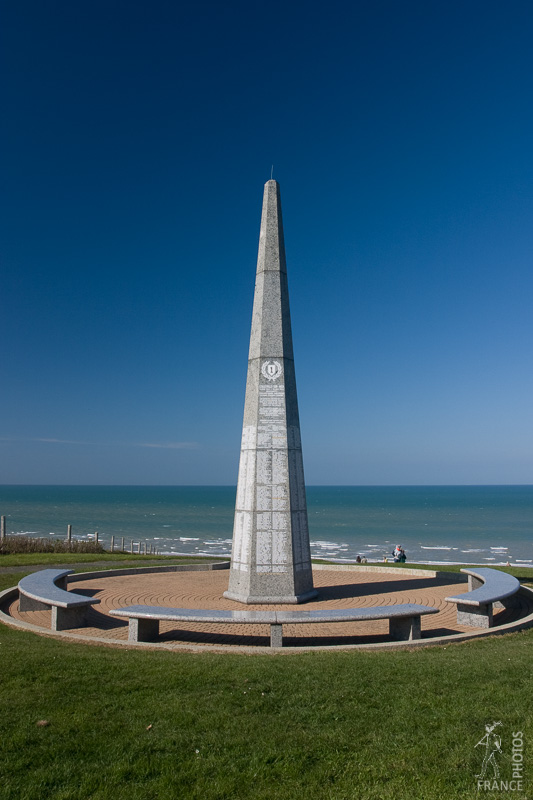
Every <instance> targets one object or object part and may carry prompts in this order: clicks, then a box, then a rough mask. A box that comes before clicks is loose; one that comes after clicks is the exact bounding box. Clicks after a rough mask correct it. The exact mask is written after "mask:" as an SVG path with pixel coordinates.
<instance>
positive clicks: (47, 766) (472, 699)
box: [0, 573, 533, 800]
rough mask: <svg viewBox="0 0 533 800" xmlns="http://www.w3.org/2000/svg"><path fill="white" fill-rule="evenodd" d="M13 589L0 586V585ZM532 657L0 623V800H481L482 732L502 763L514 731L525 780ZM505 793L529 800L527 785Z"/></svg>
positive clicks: (505, 766) (525, 640)
mask: <svg viewBox="0 0 533 800" xmlns="http://www.w3.org/2000/svg"><path fill="white" fill-rule="evenodd" d="M21 574H22V573H21ZM19 578H20V576H19V575H4V576H0V583H1V585H0V588H5V587H7V586H10V585H13V584H14V583H16V582H17V581H18V580H19ZM532 645H533V631H528V632H524V633H517V634H513V635H509V636H504V637H495V638H494V639H486V640H482V641H478V642H467V643H465V644H462V645H450V646H448V647H446V648H438V647H434V648H430V647H428V648H424V649H421V650H417V651H412V652H409V651H408V652H391V653H369V652H366V653H365V652H349V653H341V652H337V653H310V654H301V655H290V656H277V657H276V656H253V657H247V656H239V655H217V654H208V653H206V654H202V655H196V654H187V653H164V652H139V651H135V650H131V651H124V650H115V649H112V648H100V647H97V646H84V645H76V644H65V643H62V642H59V641H55V640H53V639H46V638H42V637H37V636H34V635H32V634H28V633H23V632H20V631H14V630H11V629H8V628H5V627H3V626H0V654H1V665H2V680H1V681H0V710H1V713H0V764H1V765H2V767H1V772H2V780H1V781H0V798H6V800H7V798H17V800H18V799H19V798H20V799H21V800H37V799H39V800H41V798H43V797H50V798H54V800H67V798H68V800H74V799H75V800H82V798H83V800H85V798H92V800H101V798H112V799H113V800H121V799H122V798H127V800H137V799H141V798H142V800H145V799H146V800H148V799H151V798H161V800H166V799H167V798H198V800H200V798H201V800H215V798H216V799H217V800H222V798H228V800H230V798H231V800H233V799H234V798H235V800H239V798H254V800H263V799H264V800H267V799H268V800H276V799H277V798H280V799H281V798H283V800H285V799H286V798H287V799H288V800H291V798H294V799H295V800H296V798H297V799H298V800H300V799H301V798H303V797H305V798H306V800H307V798H309V800H315V799H316V800H324V799H325V798H326V799H327V798H332V799H333V798H334V799H335V800H341V799H342V800H344V798H346V800H348V798H349V799H350V800H352V799H353V798H361V800H366V798H369V799H370V798H372V799H374V798H376V800H377V798H380V799H382V800H389V798H390V800H392V799H393V798H394V799H395V800H401V799H402V798H415V800H418V799H419V798H420V799H422V798H423V799H424V800H433V798H435V800H436V798H439V800H441V798H445V799H446V800H448V798H474V797H477V798H479V797H480V792H478V791H477V790H476V784H475V774H476V772H477V771H478V770H479V766H480V763H481V757H482V754H481V753H480V749H479V748H478V749H477V750H476V749H475V744H476V742H478V741H479V739H480V738H481V736H482V735H483V733H484V725H485V724H486V723H487V722H489V721H492V720H502V722H503V727H502V728H501V729H500V731H501V734H502V737H503V750H504V753H506V754H507V756H509V755H510V752H511V749H510V748H511V745H510V738H509V737H510V734H511V732H512V731H513V730H521V731H523V732H524V735H525V745H526V777H527V776H528V768H527V758H528V753H529V752H530V750H529V748H528V742H530V741H531V737H532V736H533V724H532V722H533V710H532V709H533V687H532V680H531V670H530V662H531V657H530V653H531V647H532ZM39 719H46V720H48V721H49V722H50V725H49V726H47V727H37V726H36V722H37V721H38V720H39ZM148 725H152V726H153V727H152V729H151V730H147V726H148ZM509 763H510V762H509V761H508V760H507V759H503V760H502V761H501V766H502V777H503V778H506V777H507V778H510V771H509ZM532 767H533V765H532ZM506 771H507V772H506ZM507 773H508V774H507ZM529 774H531V770H529ZM482 796H486V797H491V796H499V797H501V796H502V794H501V793H498V794H497V795H495V794H492V793H483V794H482ZM504 796H505V793H504ZM507 796H509V797H512V798H514V799H515V800H519V798H525V797H531V796H533V783H532V782H531V781H529V782H528V783H527V785H526V791H524V792H512V793H509V794H508V795H507Z"/></svg>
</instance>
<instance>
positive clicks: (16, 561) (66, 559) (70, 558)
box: [0, 553, 228, 569]
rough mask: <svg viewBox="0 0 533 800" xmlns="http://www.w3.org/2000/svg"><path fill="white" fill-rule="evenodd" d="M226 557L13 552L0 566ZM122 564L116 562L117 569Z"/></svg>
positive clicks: (168, 561) (1, 559)
mask: <svg viewBox="0 0 533 800" xmlns="http://www.w3.org/2000/svg"><path fill="white" fill-rule="evenodd" d="M227 560H228V559H227V558H218V557H217V556H214V557H211V556H145V555H138V554H137V555H135V554H134V555H132V554H131V553H101V554H99V555H95V554H94V553H15V554H13V555H0V567H24V566H30V565H31V566H34V565H42V566H43V568H44V567H46V566H48V565H49V564H96V565H97V566H98V564H99V563H100V562H102V561H103V562H110V561H117V562H127V563H126V564H125V565H124V566H130V565H133V566H140V565H141V562H142V564H143V565H144V564H145V563H146V564H153V565H154V566H158V565H165V564H166V565H168V564H184V563H191V562H195V563H196V562H198V561H208V562H210V561H227ZM121 566H123V564H122V563H117V569H119V568H120V567H121Z"/></svg>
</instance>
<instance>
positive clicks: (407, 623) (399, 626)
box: [389, 616, 422, 642]
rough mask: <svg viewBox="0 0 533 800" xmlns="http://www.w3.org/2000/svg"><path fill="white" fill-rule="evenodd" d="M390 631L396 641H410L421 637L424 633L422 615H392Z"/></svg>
mask: <svg viewBox="0 0 533 800" xmlns="http://www.w3.org/2000/svg"><path fill="white" fill-rule="evenodd" d="M389 633H390V635H391V638H392V639H395V640H396V641H402V642H403V641H406V642H410V641H412V640H413V639H420V636H421V635H422V625H421V621H420V617H419V616H418V617H391V619H390V620H389Z"/></svg>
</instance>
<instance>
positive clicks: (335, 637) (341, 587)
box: [9, 569, 533, 647]
mask: <svg viewBox="0 0 533 800" xmlns="http://www.w3.org/2000/svg"><path fill="white" fill-rule="evenodd" d="M228 574H229V573H228V571H227V570H221V571H211V572H176V573H168V572H166V573H159V574H158V573H149V574H144V575H126V576H110V577H102V578H88V579H86V580H82V581H79V582H76V583H73V584H71V585H70V586H69V588H70V589H71V590H72V591H75V592H77V593H80V594H86V595H88V596H91V597H98V598H99V599H100V600H101V603H100V605H98V606H95V607H93V608H91V610H90V612H89V627H86V628H80V629H76V630H75V631H72V632H73V633H80V634H83V635H84V636H88V637H100V638H102V637H103V638H106V639H109V640H110V641H111V640H120V641H126V640H127V638H128V625H127V621H122V620H119V619H117V618H115V617H111V616H109V611H110V610H111V609H113V608H120V607H123V606H127V605H134V604H142V605H158V606H170V607H177V608H202V609H243V608H247V609H250V610H252V609H253V610H263V609H264V610H273V609H274V608H279V609H280V610H286V609H287V608H296V607H295V606H283V605H279V606H277V605H276V606H272V605H259V604H257V605H250V606H243V605H242V604H240V603H236V602H234V601H232V600H227V599H226V598H224V597H223V592H224V591H225V589H226V588H227V584H228ZM313 579H314V584H315V587H316V588H317V589H318V590H319V596H318V598H317V599H316V600H314V601H312V602H309V603H305V606H302V607H305V608H306V609H318V608H320V609H338V608H353V607H361V608H364V607H371V606H382V605H396V604H400V603H421V604H423V605H428V606H434V607H435V608H438V609H439V613H438V614H430V615H427V616H426V617H422V637H423V638H424V639H427V640H428V643H429V640H431V638H433V637H436V636H446V635H451V634H454V633H467V632H471V631H479V628H470V627H465V626H461V625H458V624H457V619H456V618H457V614H456V606H455V605H454V604H452V603H446V602H445V600H444V598H445V597H447V596H449V595H455V594H458V593H459V592H460V591H461V590H462V588H463V587H464V591H467V585H466V583H464V584H461V585H460V586H458V583H457V576H456V575H454V574H445V575H441V576H440V577H437V578H430V577H427V576H425V575H421V576H418V575H417V576H413V575H405V574H401V573H399V574H398V575H395V574H391V573H381V572H375V571H374V572H363V571H361V570H360V569H356V570H354V571H348V570H346V571H344V570H343V571H327V570H320V569H315V570H314V571H313ZM519 603H520V606H519V607H518V608H513V609H504V610H501V611H497V610H495V625H496V626H499V625H503V624H506V623H508V622H512V621H513V620H515V619H517V618H518V617H522V616H525V615H526V614H528V613H532V612H533V602H531V601H529V599H527V598H524V597H520V600H519ZM9 613H10V614H11V615H12V616H13V617H15V618H17V619H20V620H24V621H25V622H30V623H32V624H35V625H40V626H42V627H44V628H49V627H50V611H31V612H20V611H19V610H18V600H17V601H14V602H13V603H12V604H11V607H10V610H9ZM388 626H389V623H388V620H376V621H368V622H359V623H353V622H352V623H321V624H319V625H313V624H309V625H307V624H306V625H284V626H283V633H284V636H283V641H284V645H285V646H287V647H290V646H316V645H342V644H344V645H347V644H370V643H377V642H384V641H389V634H388ZM161 641H164V642H166V643H167V644H172V643H175V644H176V645H183V644H185V643H189V644H194V645H225V646H234V647H237V646H242V645H255V646H257V645H262V646H268V644H269V626H267V625H257V626H254V625H227V626H225V625H209V624H207V623H194V624H190V625H186V624H184V623H183V624H182V623H175V622H161Z"/></svg>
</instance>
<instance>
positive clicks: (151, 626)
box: [128, 617, 159, 642]
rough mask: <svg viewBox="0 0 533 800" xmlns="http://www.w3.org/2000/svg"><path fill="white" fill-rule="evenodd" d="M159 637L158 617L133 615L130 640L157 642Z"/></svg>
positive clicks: (130, 625) (129, 630) (130, 623)
mask: <svg viewBox="0 0 533 800" xmlns="http://www.w3.org/2000/svg"><path fill="white" fill-rule="evenodd" d="M158 637H159V620H158V619H138V618H135V617H132V618H131V619H130V621H129V626H128V641H129V642H155V641H157V639H158Z"/></svg>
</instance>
